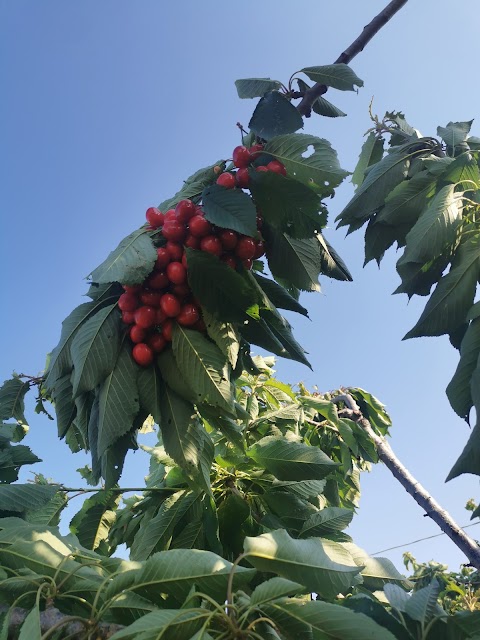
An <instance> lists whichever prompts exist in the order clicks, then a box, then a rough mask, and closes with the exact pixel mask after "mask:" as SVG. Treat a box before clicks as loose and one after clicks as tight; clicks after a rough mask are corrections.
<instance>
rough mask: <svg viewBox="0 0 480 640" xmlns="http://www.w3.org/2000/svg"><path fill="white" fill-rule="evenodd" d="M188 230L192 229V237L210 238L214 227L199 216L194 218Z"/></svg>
mask: <svg viewBox="0 0 480 640" xmlns="http://www.w3.org/2000/svg"><path fill="white" fill-rule="evenodd" d="M188 228H189V229H190V233H191V235H192V236H195V237H196V238H203V237H204V236H208V234H209V233H212V225H211V224H210V222H209V221H208V220H205V218H204V217H203V216H199V215H196V216H193V218H191V219H190V222H189V224H188Z"/></svg>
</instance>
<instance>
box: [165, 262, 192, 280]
mask: <svg viewBox="0 0 480 640" xmlns="http://www.w3.org/2000/svg"><path fill="white" fill-rule="evenodd" d="M167 276H168V279H169V280H170V282H173V284H183V283H184V282H186V281H187V270H186V269H185V267H184V266H183V264H182V263H181V262H170V264H169V265H167Z"/></svg>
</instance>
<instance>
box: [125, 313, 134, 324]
mask: <svg viewBox="0 0 480 640" xmlns="http://www.w3.org/2000/svg"><path fill="white" fill-rule="evenodd" d="M122 322H124V323H125V324H133V323H134V322H135V313H134V312H133V311H123V313H122Z"/></svg>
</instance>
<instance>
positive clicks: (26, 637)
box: [18, 605, 42, 640]
mask: <svg viewBox="0 0 480 640" xmlns="http://www.w3.org/2000/svg"><path fill="white" fill-rule="evenodd" d="M41 638H42V630H41V628H40V609H39V608H38V605H36V606H35V607H34V608H33V609H32V610H31V611H30V613H29V614H28V615H27V617H26V618H25V621H24V623H23V624H22V627H21V629H20V633H19V635H18V640H41Z"/></svg>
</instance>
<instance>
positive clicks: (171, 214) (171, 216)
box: [165, 209, 177, 222]
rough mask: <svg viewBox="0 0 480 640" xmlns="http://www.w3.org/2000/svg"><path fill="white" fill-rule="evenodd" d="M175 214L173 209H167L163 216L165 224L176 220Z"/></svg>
mask: <svg viewBox="0 0 480 640" xmlns="http://www.w3.org/2000/svg"><path fill="white" fill-rule="evenodd" d="M176 219H177V214H176V213H175V209H169V210H168V211H167V213H166V214H165V222H170V221H171V220H176Z"/></svg>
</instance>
